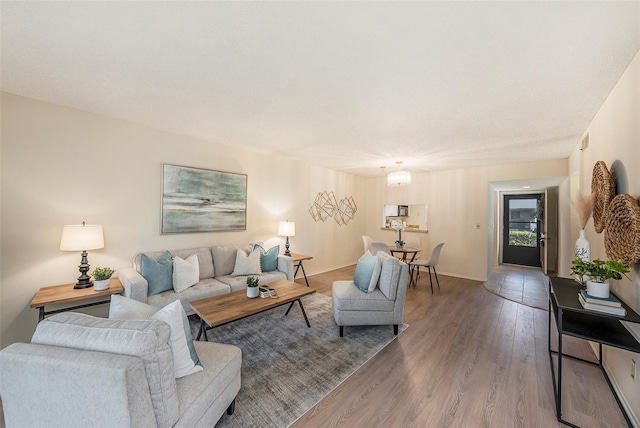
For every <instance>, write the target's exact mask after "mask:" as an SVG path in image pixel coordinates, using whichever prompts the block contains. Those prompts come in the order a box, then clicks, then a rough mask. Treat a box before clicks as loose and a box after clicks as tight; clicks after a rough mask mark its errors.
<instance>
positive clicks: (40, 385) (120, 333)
mask: <svg viewBox="0 0 640 428" xmlns="http://www.w3.org/2000/svg"><path fill="white" fill-rule="evenodd" d="M169 336H170V329H169V326H168V325H167V324H166V323H164V322H162V321H157V320H148V321H147V320H145V321H142V320H135V321H132V320H108V319H103V318H96V317H92V316H90V315H85V314H79V313H73V312H67V313H61V314H58V315H54V316H52V317H50V318H47V319H46V320H43V321H41V322H40V323H39V324H38V327H37V328H36V331H35V333H34V335H33V338H32V341H31V343H14V344H12V345H10V346H8V347H7V348H5V349H3V350H2V351H1V352H0V367H1V371H0V394H1V396H2V403H3V410H4V416H5V422H6V426H7V427H8V428H11V427H27V426H38V427H44V426H57V427H66V428H70V427H83V428H84V427H136V428H137V427H160V428H166V427H204V426H207V427H212V426H214V425H215V423H216V422H217V421H218V419H219V418H220V417H221V416H222V415H223V414H224V412H225V410H226V411H227V413H229V414H232V413H233V409H234V404H235V397H236V395H237V393H238V391H239V390H240V366H241V360H242V353H241V350H240V349H239V348H237V347H235V346H231V345H222V344H216V343H208V342H195V343H194V345H195V347H196V352H197V353H198V357H199V358H200V362H201V363H202V366H203V367H204V370H202V371H200V372H198V373H195V374H191V375H188V376H185V377H181V378H179V379H175V378H174V369H173V359H172V358H173V357H172V351H171V348H170V346H169V343H168V342H169Z"/></svg>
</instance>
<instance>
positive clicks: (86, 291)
mask: <svg viewBox="0 0 640 428" xmlns="http://www.w3.org/2000/svg"><path fill="white" fill-rule="evenodd" d="M74 285H75V284H64V285H54V286H52V287H42V288H41V289H40V290H38V292H37V293H36V295H35V296H34V297H33V300H31V305H30V306H31V307H32V308H39V307H41V306H45V305H54V304H58V303H67V302H76V301H78V300H85V299H90V298H92V297H102V296H110V295H112V294H120V293H122V292H123V291H124V288H123V287H122V283H121V282H120V280H119V279H118V278H111V282H110V283H109V288H107V289H106V290H100V291H96V290H95V289H94V288H93V287H88V288H73V286H74Z"/></svg>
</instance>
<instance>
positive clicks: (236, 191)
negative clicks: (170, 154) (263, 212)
mask: <svg viewBox="0 0 640 428" xmlns="http://www.w3.org/2000/svg"><path fill="white" fill-rule="evenodd" d="M246 228H247V175H246V174H235V173H230V172H222V171H213V170H209V169H201V168H191V167H186V166H178V165H170V164H163V165H162V233H163V234H165V233H191V232H216V231H223V230H246Z"/></svg>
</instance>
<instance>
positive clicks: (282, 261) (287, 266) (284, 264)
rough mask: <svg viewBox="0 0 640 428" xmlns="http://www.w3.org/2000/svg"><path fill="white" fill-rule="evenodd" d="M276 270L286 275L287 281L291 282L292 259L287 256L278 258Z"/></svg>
mask: <svg viewBox="0 0 640 428" xmlns="http://www.w3.org/2000/svg"><path fill="white" fill-rule="evenodd" d="M278 270H279V271H280V272H284V273H285V274H286V275H287V279H288V280H289V281H293V280H294V278H293V259H292V258H291V257H289V256H278Z"/></svg>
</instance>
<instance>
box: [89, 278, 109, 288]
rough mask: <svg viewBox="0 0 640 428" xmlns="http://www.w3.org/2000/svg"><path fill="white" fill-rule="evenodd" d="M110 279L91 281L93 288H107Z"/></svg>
mask: <svg viewBox="0 0 640 428" xmlns="http://www.w3.org/2000/svg"><path fill="white" fill-rule="evenodd" d="M110 283H111V279H103V280H101V281H93V289H94V290H96V291H101V290H106V289H108V288H109V284H110Z"/></svg>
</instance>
